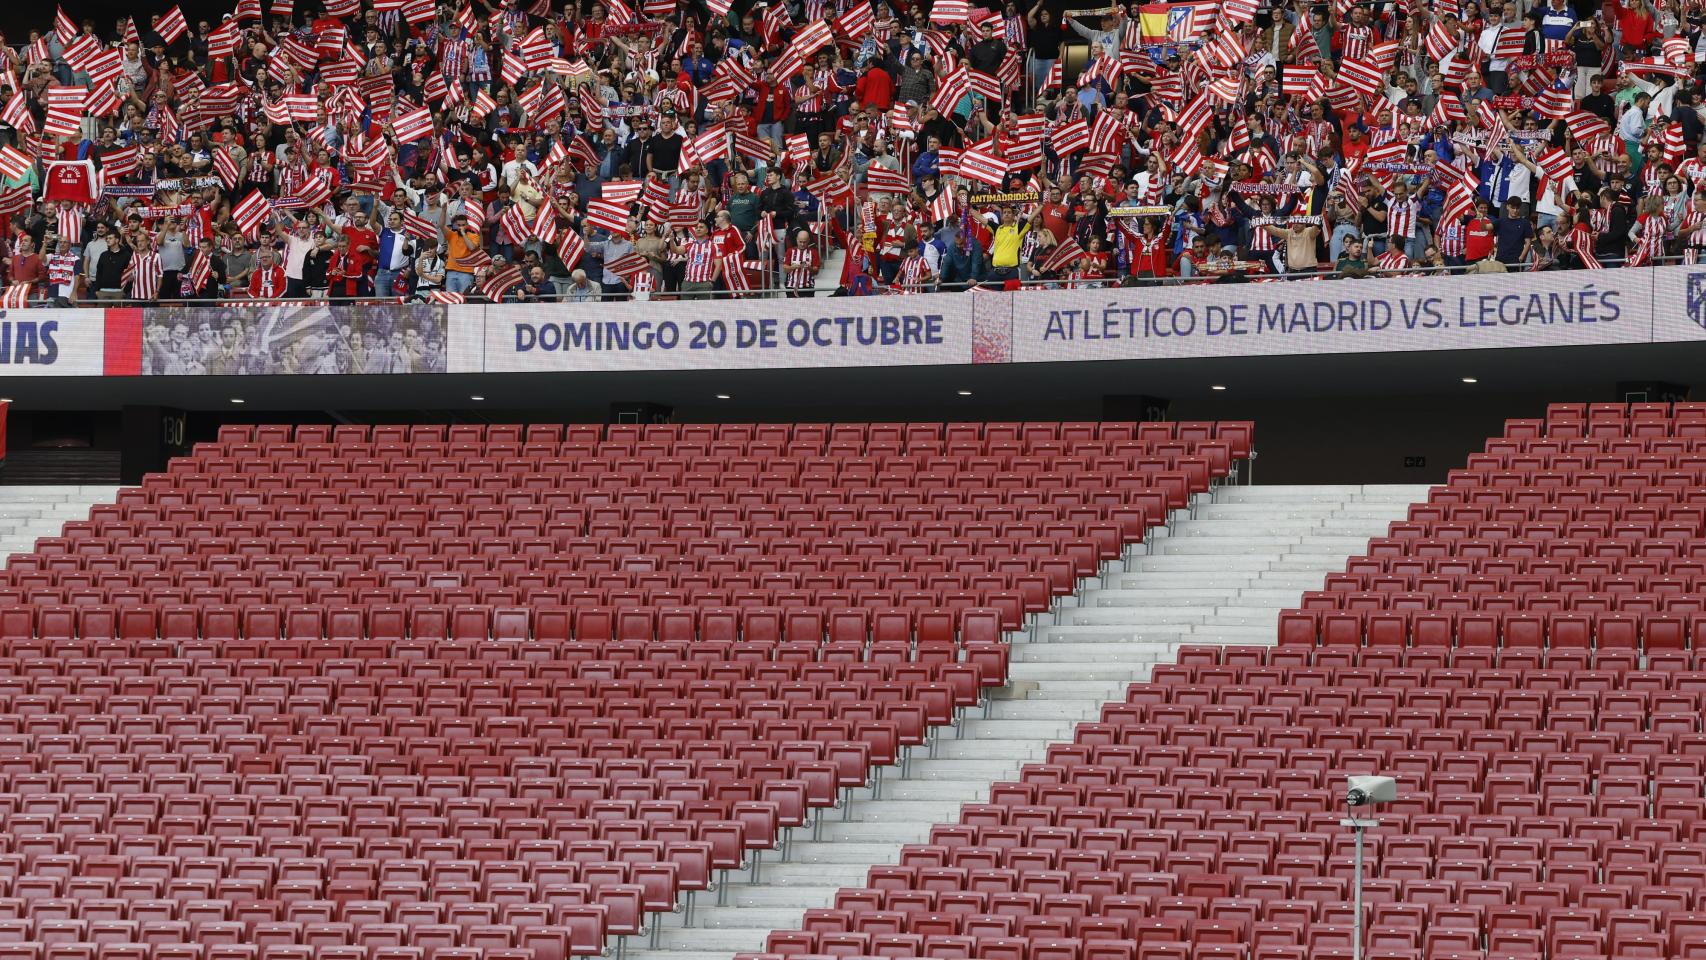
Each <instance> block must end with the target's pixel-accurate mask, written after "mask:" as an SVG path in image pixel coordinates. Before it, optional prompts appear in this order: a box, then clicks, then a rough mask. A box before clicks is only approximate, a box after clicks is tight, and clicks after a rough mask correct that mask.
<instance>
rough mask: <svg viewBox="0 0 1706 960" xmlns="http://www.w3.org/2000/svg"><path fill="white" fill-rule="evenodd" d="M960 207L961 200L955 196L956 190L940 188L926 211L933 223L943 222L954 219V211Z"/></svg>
mask: <svg viewBox="0 0 1706 960" xmlns="http://www.w3.org/2000/svg"><path fill="white" fill-rule="evenodd" d="M958 209H959V200H958V198H956V197H955V196H954V191H952V190H939V191H937V192H936V196H935V198H934V199H932V200H931V201H930V208H929V210H928V211H926V213H925V216H927V217H929V218H930V222H931V223H941V222H942V221H944V220H951V219H953V216H954V213H955V212H956V211H957V210H958Z"/></svg>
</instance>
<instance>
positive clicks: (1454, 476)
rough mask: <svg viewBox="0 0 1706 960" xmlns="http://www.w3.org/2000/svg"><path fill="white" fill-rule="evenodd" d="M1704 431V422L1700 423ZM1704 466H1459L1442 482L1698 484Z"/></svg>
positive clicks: (1474, 485)
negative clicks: (1671, 467) (1551, 467)
mask: <svg viewBox="0 0 1706 960" xmlns="http://www.w3.org/2000/svg"><path fill="white" fill-rule="evenodd" d="M1700 426H1701V429H1702V431H1703V432H1706V422H1703V423H1701V424H1700ZM1702 477H1706V467H1689V468H1686V469H1684V468H1680V467H1679V468H1673V469H1669V470H1666V469H1662V468H1661V469H1655V470H1634V469H1630V470H1588V469H1570V470H1554V469H1544V470H1496V469H1490V468H1483V469H1468V468H1462V469H1457V470H1452V471H1449V472H1448V473H1447V474H1446V481H1445V482H1446V486H1447V487H1450V488H1455V489H1459V490H1479V489H1481V488H1483V487H1485V488H1491V489H1494V490H1499V489H1514V488H1526V487H1537V488H1540V489H1548V488H1559V487H1576V488H1581V489H1596V488H1597V489H1609V488H1620V489H1632V490H1640V489H1642V488H1644V487H1699V486H1701V478H1702Z"/></svg>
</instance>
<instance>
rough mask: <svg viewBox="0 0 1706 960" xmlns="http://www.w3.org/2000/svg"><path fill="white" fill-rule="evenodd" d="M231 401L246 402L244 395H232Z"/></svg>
mask: <svg viewBox="0 0 1706 960" xmlns="http://www.w3.org/2000/svg"><path fill="white" fill-rule="evenodd" d="M231 402H232V403H245V402H246V401H245V400H244V399H243V398H242V397H232V398H231Z"/></svg>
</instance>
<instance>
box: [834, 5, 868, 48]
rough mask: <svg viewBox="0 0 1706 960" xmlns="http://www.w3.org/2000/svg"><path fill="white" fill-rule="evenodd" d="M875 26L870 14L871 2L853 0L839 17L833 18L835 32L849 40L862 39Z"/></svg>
mask: <svg viewBox="0 0 1706 960" xmlns="http://www.w3.org/2000/svg"><path fill="white" fill-rule="evenodd" d="M875 24H876V17H875V16H874V15H873V14H872V13H871V0H855V2H854V3H852V4H850V5H848V7H847V9H846V11H844V12H843V13H842V14H841V16H839V17H836V18H835V30H836V32H837V33H840V34H841V35H842V36H844V37H846V38H847V39H849V40H859V39H862V38H863V37H864V36H865V35H866V34H867V33H870V32H871V30H872V29H873V27H874V25H875Z"/></svg>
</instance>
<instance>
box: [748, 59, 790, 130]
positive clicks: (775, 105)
mask: <svg viewBox="0 0 1706 960" xmlns="http://www.w3.org/2000/svg"><path fill="white" fill-rule="evenodd" d="M752 89H753V91H754V92H756V93H757V94H758V102H757V104H756V105H755V106H754V107H753V108H752V120H753V125H754V127H753V129H754V132H755V133H757V134H758V135H759V136H760V137H762V138H764V139H765V140H768V141H770V142H771V143H774V144H775V145H776V149H778V150H781V149H783V148H784V146H785V144H786V141H785V140H784V139H783V127H782V125H783V124H784V123H786V122H787V120H788V114H790V113H792V112H794V98H793V96H792V95H791V94H789V93H788V85H787V84H785V83H777V82H776V74H774V73H772V72H770V71H769V70H766V71H764V74H763V75H762V76H761V77H759V80H758V83H757V84H755V85H754V86H753V88H752Z"/></svg>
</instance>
